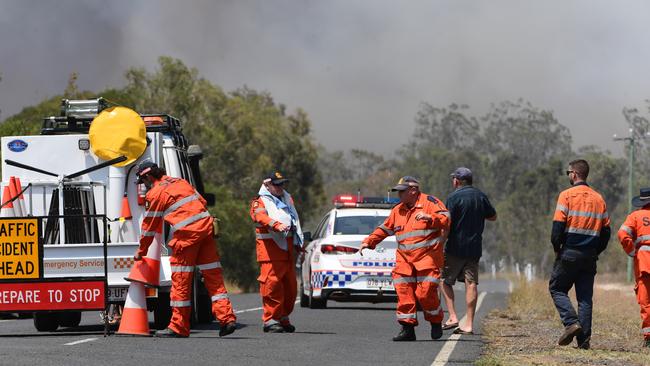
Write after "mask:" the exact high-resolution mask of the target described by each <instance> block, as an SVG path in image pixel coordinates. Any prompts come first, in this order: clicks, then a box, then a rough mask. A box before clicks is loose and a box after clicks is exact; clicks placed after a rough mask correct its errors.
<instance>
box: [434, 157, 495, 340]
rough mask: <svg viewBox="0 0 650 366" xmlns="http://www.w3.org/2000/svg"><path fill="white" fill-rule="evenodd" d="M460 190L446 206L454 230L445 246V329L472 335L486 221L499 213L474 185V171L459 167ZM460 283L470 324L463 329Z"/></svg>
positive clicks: (455, 177)
mask: <svg viewBox="0 0 650 366" xmlns="http://www.w3.org/2000/svg"><path fill="white" fill-rule="evenodd" d="M451 177H452V184H453V185H454V188H455V189H456V190H455V191H454V192H453V193H452V194H451V195H449V197H447V202H446V206H447V209H448V210H449V213H450V214H451V228H450V231H449V238H448V240H447V244H446V245H445V268H444V270H443V273H442V277H443V278H444V282H443V284H442V293H443V294H444V297H445V303H446V304H447V309H448V310H449V319H447V322H446V323H445V324H444V325H443V329H453V328H457V329H456V330H454V333H456V334H472V332H473V328H472V325H473V323H474V312H475V311H476V302H477V299H478V289H477V285H478V261H479V259H480V258H481V254H482V252H483V248H482V241H483V229H484V227H485V220H490V221H494V220H496V219H497V213H496V210H495V209H494V207H492V204H491V203H490V200H489V199H488V198H487V196H486V195H485V194H484V193H483V192H481V191H480V190H478V189H477V188H474V187H473V186H472V180H473V179H472V171H471V170H469V169H467V168H463V167H461V168H458V169H456V171H454V172H453V173H452V174H451ZM456 280H459V281H463V282H465V300H466V302H467V323H466V324H463V325H461V326H459V324H458V315H457V314H456V308H455V307H454V288H453V285H454V284H455V283H456Z"/></svg>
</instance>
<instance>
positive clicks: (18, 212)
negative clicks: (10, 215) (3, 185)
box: [9, 177, 23, 217]
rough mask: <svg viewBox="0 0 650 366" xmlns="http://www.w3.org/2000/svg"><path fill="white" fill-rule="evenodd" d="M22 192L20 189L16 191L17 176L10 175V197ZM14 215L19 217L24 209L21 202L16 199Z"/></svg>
mask: <svg viewBox="0 0 650 366" xmlns="http://www.w3.org/2000/svg"><path fill="white" fill-rule="evenodd" d="M18 193H20V191H16V177H10V178H9V194H10V195H11V197H10V198H14V197H16V196H17V195H18ZM14 215H15V216H17V217H21V216H23V211H22V210H21V208H20V204H19V202H17V201H14Z"/></svg>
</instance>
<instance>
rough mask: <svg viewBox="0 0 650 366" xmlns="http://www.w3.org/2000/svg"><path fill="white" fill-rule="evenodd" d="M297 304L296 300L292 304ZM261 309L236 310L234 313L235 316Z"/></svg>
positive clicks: (260, 308)
mask: <svg viewBox="0 0 650 366" xmlns="http://www.w3.org/2000/svg"><path fill="white" fill-rule="evenodd" d="M299 302H300V300H296V302H294V304H297V303H299ZM262 309H263V308H262V307H261V306H260V307H259V308H252V309H244V310H237V311H235V314H241V313H248V312H251V311H257V310H262Z"/></svg>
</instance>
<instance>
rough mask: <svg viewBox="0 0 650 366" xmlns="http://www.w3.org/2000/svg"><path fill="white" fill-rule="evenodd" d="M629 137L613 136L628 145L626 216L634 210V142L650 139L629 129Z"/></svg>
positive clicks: (629, 265)
mask: <svg viewBox="0 0 650 366" xmlns="http://www.w3.org/2000/svg"><path fill="white" fill-rule="evenodd" d="M629 133H630V136H628V137H618V136H617V135H614V141H625V142H626V143H627V145H628V154H629V156H628V162H629V167H628V185H627V207H628V210H627V211H628V214H629V213H631V212H632V211H633V210H634V207H632V198H633V197H634V165H635V160H636V142H637V140H645V139H647V138H648V137H650V132H648V133H646V134H644V135H641V136H635V135H634V130H633V129H631V128H630V130H629ZM627 282H632V257H627Z"/></svg>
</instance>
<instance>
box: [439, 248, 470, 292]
mask: <svg viewBox="0 0 650 366" xmlns="http://www.w3.org/2000/svg"><path fill="white" fill-rule="evenodd" d="M442 278H443V279H444V282H445V283H446V284H447V285H449V286H453V285H454V284H455V283H456V281H459V282H465V284H467V283H475V284H477V285H478V259H476V258H464V257H456V256H454V255H451V254H445V268H444V269H443V271H442Z"/></svg>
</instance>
